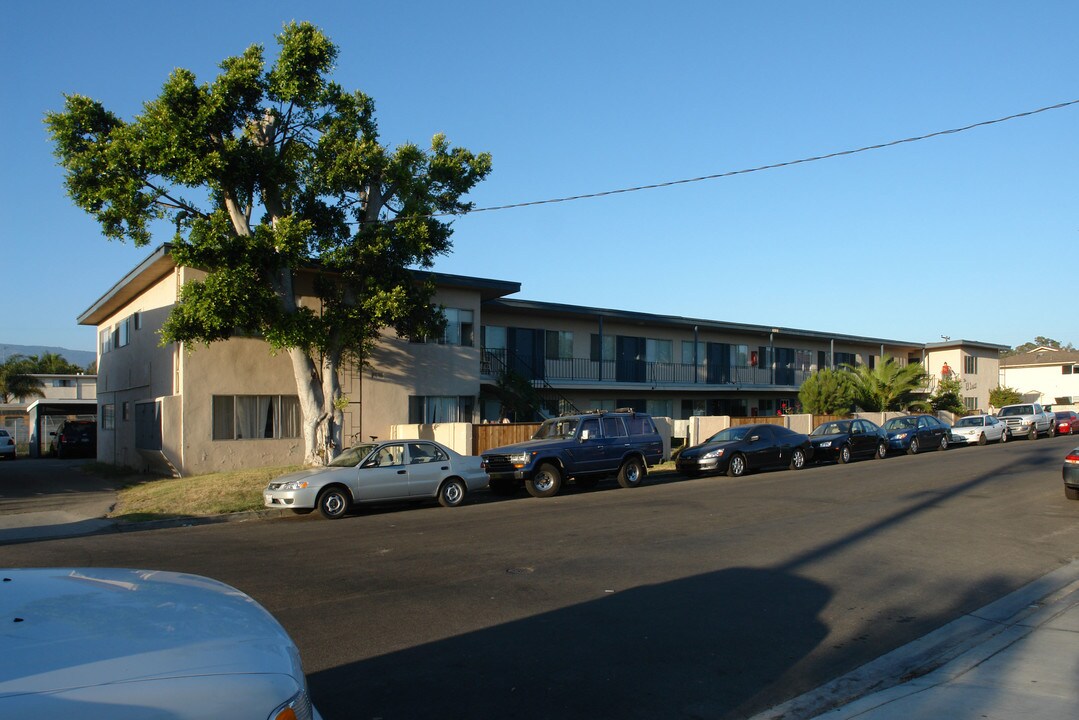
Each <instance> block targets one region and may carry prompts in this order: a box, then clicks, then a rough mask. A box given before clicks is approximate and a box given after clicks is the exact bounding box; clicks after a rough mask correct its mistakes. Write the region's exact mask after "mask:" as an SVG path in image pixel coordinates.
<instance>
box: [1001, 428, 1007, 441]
mask: <svg viewBox="0 0 1079 720" xmlns="http://www.w3.org/2000/svg"><path fill="white" fill-rule="evenodd" d="M1000 441H1001V442H1002V443H1006V442H1008V431H1007V430H1005V431H1004V432H1002V433H1001V434H1000Z"/></svg>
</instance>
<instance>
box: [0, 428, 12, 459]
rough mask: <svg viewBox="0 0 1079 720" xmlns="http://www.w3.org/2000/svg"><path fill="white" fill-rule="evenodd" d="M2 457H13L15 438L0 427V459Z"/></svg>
mask: <svg viewBox="0 0 1079 720" xmlns="http://www.w3.org/2000/svg"><path fill="white" fill-rule="evenodd" d="M4 458H11V459H12V460H14V459H15V438H13V437H11V435H10V434H9V433H8V431H7V430H4V429H2V428H0V460H2V459H4Z"/></svg>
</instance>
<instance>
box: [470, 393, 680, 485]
mask: <svg viewBox="0 0 1079 720" xmlns="http://www.w3.org/2000/svg"><path fill="white" fill-rule="evenodd" d="M662 457H663V438H661V437H660V435H659V431H658V430H656V424H655V422H654V421H653V420H652V416H651V415H648V414H647V413H639V412H634V411H632V410H613V411H605V410H597V411H595V412H590V413H583V414H580V415H564V416H562V417H558V418H552V419H550V420H546V421H544V423H543V424H542V425H540V427H539V429H538V430H536V432H535V433H534V434H533V435H532V439H531V440H528V441H526V442H523V443H516V444H514V445H506V446H504V447H498V448H492V449H490V450H487V451H485V452H484V453H483V467H484V469H485V470H486V471H487V474H488V475H489V476H490V478H491V490H492V491H493V492H496V493H500V494H509V493H513V492H516V491H517V489H518V488H519V487H520V486H521V485H522V484H523V485H524V487H525V490H527V491H528V494H529V495H531V496H532V497H539V498H545V497H551V496H552V495H556V494H557V493H558V491H559V490H560V489H561V488H562V483H563V482H564V481H565V480H569V479H570V478H573V480H574V482H576V483H577V484H579V485H592V484H595V483H597V482H599V480H600V479H601V478H604V477H610V476H612V475H613V476H614V477H616V478H617V479H618V484H619V485H621V486H622V487H624V488H634V487H638V486H640V485H641V483H643V482H644V479H645V477H646V476H647V474H648V468H649V467H651V466H652V465H655V464H656V463H658V462H659V461H660V460H661V459H662Z"/></svg>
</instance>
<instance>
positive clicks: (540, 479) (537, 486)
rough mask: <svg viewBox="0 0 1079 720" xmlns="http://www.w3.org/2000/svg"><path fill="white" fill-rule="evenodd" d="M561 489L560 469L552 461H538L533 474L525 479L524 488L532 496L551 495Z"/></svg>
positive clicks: (542, 496) (543, 496)
mask: <svg viewBox="0 0 1079 720" xmlns="http://www.w3.org/2000/svg"><path fill="white" fill-rule="evenodd" d="M561 489H562V471H561V470H559V469H558V466H557V465H554V464H553V463H540V466H539V467H538V468H536V472H535V474H534V475H533V476H532V477H530V478H529V479H527V480H525V490H527V491H528V494H529V495H531V496H532V497H537V498H545V497H551V496H552V495H557V494H558V491H559V490H561Z"/></svg>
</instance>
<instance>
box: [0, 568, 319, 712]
mask: <svg viewBox="0 0 1079 720" xmlns="http://www.w3.org/2000/svg"><path fill="white" fill-rule="evenodd" d="M0 628H2V629H0V647H2V652H0V716H4V717H16V716H18V717H62V716H64V715H68V716H70V717H79V718H84V717H85V718H91V717H92V718H96V717H102V718H105V717H109V718H113V719H115V718H127V717H131V718H134V717H143V718H151V717H152V718H157V717H161V718H195V717H215V716H216V717H230V718H247V717H251V718H258V719H259V720H263V719H265V718H268V717H269V715H270V713H271V712H272V711H273V710H274V709H275V708H276V707H277V706H278V705H280V704H281V703H283V702H285V701H286V700H288V699H289V698H290V697H292V696H293V695H295V694H296V693H297V692H299V691H300V690H301V689H303V688H304V687H305V680H304V675H303V670H302V667H301V665H300V658H299V653H298V651H297V650H296V646H295V645H294V644H293V642H292V640H291V639H290V638H289V637H288V634H287V633H286V632H285V631H284V629H283V628H282V627H281V626H280V624H278V622H277V621H276V620H275V619H274V618H273V617H272V616H271V615H270V614H269V613H268V612H266V611H265V610H264V609H263V608H262V607H261V606H260V605H259V604H258V603H256V602H255V601H254V600H252V599H251V598H250V597H248V596H247V595H245V594H244V593H242V592H240V591H238V590H236V589H234V588H232V587H229V586H228V585H225V584H224V583H220V582H217V581H216V580H211V579H209V578H205V577H201V576H198V575H185V574H181V573H172V572H159V571H147V570H121V569H98V568H78V569H72V568H66V569H53V568H49V569H32V570H21V569H19V570H16V569H7V570H0ZM215 695H216V697H215ZM222 701H223V702H225V703H226V704H225V706H224V707H223V706H222V705H221V702H222ZM15 710H18V711H19V712H20V713H24V712H31V713H32V714H31V715H25V714H19V715H13V714H11V713H12V712H13V711H15ZM41 713H46V714H41Z"/></svg>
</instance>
